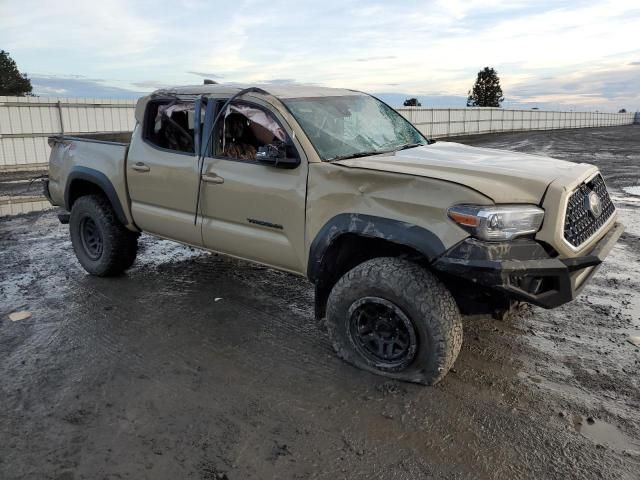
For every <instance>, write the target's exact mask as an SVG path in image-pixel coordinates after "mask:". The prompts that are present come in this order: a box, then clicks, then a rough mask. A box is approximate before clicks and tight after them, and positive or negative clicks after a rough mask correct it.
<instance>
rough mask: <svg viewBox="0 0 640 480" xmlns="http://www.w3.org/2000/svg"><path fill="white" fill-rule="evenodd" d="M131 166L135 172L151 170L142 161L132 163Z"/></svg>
mask: <svg viewBox="0 0 640 480" xmlns="http://www.w3.org/2000/svg"><path fill="white" fill-rule="evenodd" d="M131 168H133V169H134V170H135V171H137V172H148V171H149V170H151V169H150V168H149V167H148V166H147V165H145V164H144V163H142V162H136V163H134V164H133V165H131Z"/></svg>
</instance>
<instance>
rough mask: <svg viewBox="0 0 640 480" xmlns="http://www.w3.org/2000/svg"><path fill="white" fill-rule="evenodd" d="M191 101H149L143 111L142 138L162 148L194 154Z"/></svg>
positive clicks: (192, 106)
mask: <svg viewBox="0 0 640 480" xmlns="http://www.w3.org/2000/svg"><path fill="white" fill-rule="evenodd" d="M194 110H195V106H194V103H193V102H179V101H176V100H158V101H151V102H149V105H148V106H147V110H146V112H145V122H144V123H145V125H144V130H143V138H144V140H145V141H146V142H147V143H149V144H151V145H153V146H155V147H157V148H161V149H164V150H171V151H174V152H176V153H183V154H188V155H194V152H195V147H194V145H195V140H194Z"/></svg>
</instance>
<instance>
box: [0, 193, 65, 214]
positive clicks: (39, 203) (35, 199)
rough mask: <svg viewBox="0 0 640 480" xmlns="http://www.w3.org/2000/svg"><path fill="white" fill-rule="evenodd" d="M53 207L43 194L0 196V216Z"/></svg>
mask: <svg viewBox="0 0 640 480" xmlns="http://www.w3.org/2000/svg"><path fill="white" fill-rule="evenodd" d="M50 208H53V207H52V205H51V204H50V203H49V201H48V200H47V199H46V198H45V197H43V196H26V195H25V196H23V195H20V196H0V217H8V216H12V215H21V214H23V213H31V212H41V211H43V210H48V209H50Z"/></svg>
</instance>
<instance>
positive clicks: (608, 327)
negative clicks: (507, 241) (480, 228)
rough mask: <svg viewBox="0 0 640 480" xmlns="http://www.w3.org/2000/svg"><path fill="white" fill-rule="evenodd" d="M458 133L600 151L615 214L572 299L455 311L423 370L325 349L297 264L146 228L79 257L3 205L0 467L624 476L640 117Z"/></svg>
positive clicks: (639, 447) (56, 228) (630, 465)
mask: <svg viewBox="0 0 640 480" xmlns="http://www.w3.org/2000/svg"><path fill="white" fill-rule="evenodd" d="M455 141H462V142H464V143H469V144H473V145H479V146H487V147H495V148H503V149H510V150H519V151H527V152H534V153H542V154H547V155H551V156H554V157H558V158H563V159H567V160H571V161H575V162H588V163H594V164H597V165H598V166H599V167H600V168H601V170H602V172H603V173H604V175H605V178H606V179H607V181H608V185H609V188H610V190H611V193H612V196H613V197H614V200H615V202H616V203H617V205H618V208H619V210H620V213H621V215H622V219H623V221H624V223H625V224H626V227H627V232H626V233H625V234H624V236H623V237H622V239H621V241H620V242H619V244H618V245H617V246H616V248H615V249H614V250H613V252H612V254H611V256H610V257H609V259H608V260H607V262H606V264H605V265H604V266H603V267H602V268H601V269H600V270H599V272H598V274H597V275H596V276H595V278H594V279H593V281H592V282H591V284H590V285H589V286H588V287H587V288H586V289H585V291H584V293H583V294H582V295H581V296H580V297H579V298H578V299H577V300H576V301H574V302H572V303H571V304H569V305H565V306H563V307H561V308H559V309H557V310H554V311H546V310H542V309H538V308H527V309H526V310H525V311H523V312H522V313H521V315H520V316H519V317H518V318H515V319H511V320H509V321H503V322H500V321H496V320H491V319H488V318H485V317H472V318H468V319H467V320H466V322H465V339H464V346H463V350H462V352H461V354H460V357H459V359H458V361H457V362H456V364H455V366H454V370H452V371H451V373H450V374H449V375H448V376H447V377H446V378H445V380H444V381H443V382H442V383H440V384H439V385H437V386H436V387H430V388H429V387H420V386H416V385H409V384H400V383H396V382H390V381H388V380H385V379H383V378H380V377H377V376H373V375H370V374H367V373H364V372H361V371H358V370H355V369H354V368H352V367H350V366H349V365H346V364H345V363H343V362H341V361H340V360H339V359H337V358H336V357H335V356H334V354H333V351H332V349H331V346H330V345H329V342H328V341H327V339H326V337H325V335H324V334H322V333H321V332H319V331H318V330H317V329H316V326H315V322H314V320H313V312H312V288H311V286H310V284H308V283H306V282H305V281H301V280H300V279H299V278H298V277H294V276H291V275H289V274H285V273H280V272H276V271H273V270H270V269H266V268H264V267H260V266H255V265H251V264H248V263H245V262H241V261H237V260H232V259H227V258H223V257H221V256H216V255H209V254H207V253H203V252H199V251H195V250H192V249H189V248H186V247H183V246H180V245H177V244H173V243H171V242H167V241H163V240H158V239H155V238H152V237H149V236H143V237H142V239H141V244H142V248H141V253H140V255H139V257H138V260H137V261H136V264H135V266H134V268H133V269H132V270H131V271H130V272H129V273H128V274H127V275H125V276H123V277H120V278H115V279H100V278H93V277H90V276H88V275H87V274H85V272H84V271H83V270H82V269H81V267H80V266H79V264H78V263H77V262H76V260H75V257H74V255H73V252H72V249H71V244H70V241H69V237H68V231H67V227H66V226H64V225H60V224H59V223H58V221H57V219H56V217H55V215H54V211H52V210H50V211H46V212H34V213H29V214H26V215H21V216H15V217H5V218H3V219H0V242H1V245H2V246H1V248H0V265H2V268H1V269H0V360H1V361H0V398H2V402H1V403H0V405H1V406H2V408H1V409H0V478H2V479H7V480H8V479H23V478H26V479H49V478H51V479H67V480H68V479H80V478H86V479H119V478H131V479H142V478H150V479H165V478H166V479H182V478H184V479H190V478H193V479H218V480H220V479H228V480H235V479H247V478H252V479H253V478H255V479H265V478H277V479H281V478H298V479H306V478H310V479H339V478H345V479H371V478H384V479H416V478H455V479H458V478H496V479H504V478H587V479H589V478H626V479H637V478H638V476H639V473H638V472H640V388H639V387H640V380H639V378H640V348H638V347H636V346H634V345H632V344H631V343H629V342H628V341H627V339H628V338H629V337H630V336H632V335H640V294H639V293H638V292H640V268H639V267H638V265H639V264H640V241H639V239H640V215H639V213H640V196H634V195H631V194H629V193H627V192H626V191H625V188H628V187H633V186H638V185H640V126H628V127H612V128H602V129H583V130H565V131H555V132H527V133H515V134H496V135H485V136H477V137H467V138H463V139H455ZM16 179H18V180H19V178H17V177H15V176H13V177H8V176H5V177H0V189H2V190H1V191H2V192H4V193H3V194H7V192H11V193H12V194H15V195H21V194H24V192H25V191H26V190H25V189H26V185H27V184H24V188H23V189H21V188H19V187H16V185H17V184H16V183H15V181H16ZM9 182H11V183H9ZM629 191H633V190H629ZM20 310H28V311H29V312H31V317H30V318H28V319H25V320H19V321H11V320H10V319H9V314H10V313H12V312H15V311H20Z"/></svg>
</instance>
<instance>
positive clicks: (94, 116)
mask: <svg viewBox="0 0 640 480" xmlns="http://www.w3.org/2000/svg"><path fill="white" fill-rule="evenodd" d="M134 110H135V101H133V100H102V99H93V98H46V97H1V96H0V171H7V170H24V169H28V168H33V169H38V168H42V167H44V166H45V165H46V164H47V161H48V159H49V145H48V144H47V137H48V136H51V135H59V134H60V133H63V132H64V133H65V134H67V135H73V134H79V133H108V132H130V131H131V130H133V127H134V125H135V119H134V115H133V114H134Z"/></svg>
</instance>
